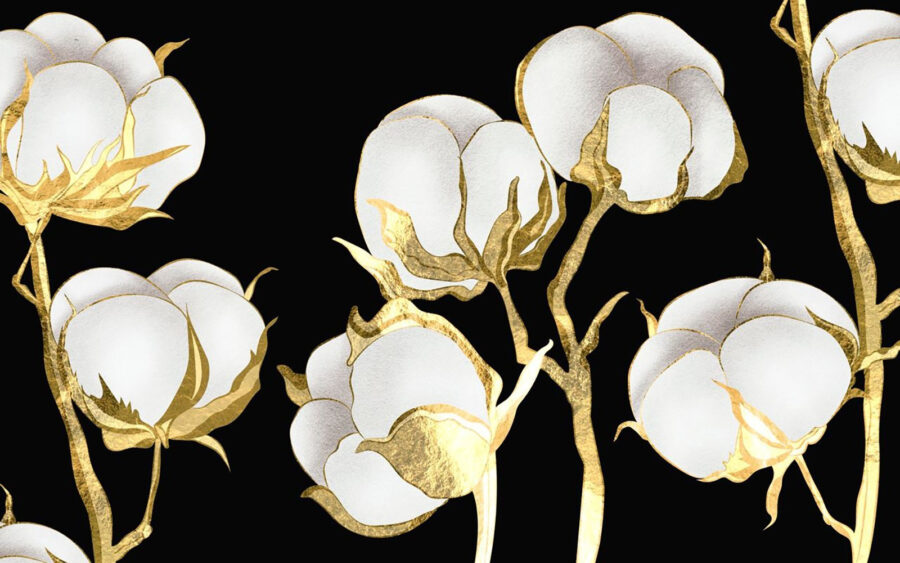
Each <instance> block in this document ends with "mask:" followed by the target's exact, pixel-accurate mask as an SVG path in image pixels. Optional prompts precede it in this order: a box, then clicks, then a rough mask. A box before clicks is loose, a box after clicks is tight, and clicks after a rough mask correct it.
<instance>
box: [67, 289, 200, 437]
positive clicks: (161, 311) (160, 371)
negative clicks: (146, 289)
mask: <svg viewBox="0 0 900 563" xmlns="http://www.w3.org/2000/svg"><path fill="white" fill-rule="evenodd" d="M66 351H67V352H68V353H69V361H70V363H71V366H72V370H73V371H74V372H75V375H76V377H77V378H78V382H79V383H80V384H81V386H82V387H84V390H85V391H86V392H87V393H89V394H91V395H94V396H96V397H99V396H100V393H101V387H100V379H99V377H98V376H102V377H103V380H104V381H106V384H107V385H108V386H109V389H110V391H112V393H113V394H114V395H115V396H116V397H118V398H120V399H122V400H123V401H124V402H125V403H130V404H131V406H132V407H133V408H134V409H135V410H137V411H138V412H139V413H140V416H141V420H143V421H144V422H147V423H148V424H155V423H156V422H157V421H158V420H159V418H160V417H161V416H162V415H163V414H164V413H165V411H166V409H167V408H168V407H169V405H170V404H171V402H172V399H173V398H174V397H175V393H176V392H177V391H178V387H179V386H180V385H181V382H182V381H183V380H184V374H185V370H186V369H187V361H188V357H187V354H188V342H187V319H185V317H184V314H182V312H181V311H180V310H179V309H178V308H177V307H175V306H174V305H172V303H170V302H168V301H164V300H162V299H159V298H157V297H149V296H146V295H129V296H124V297H110V298H109V299H105V300H103V301H100V302H98V303H95V304H93V305H91V306H90V307H87V308H86V309H84V310H83V311H82V312H80V313H78V314H77V315H75V317H73V318H72V320H71V321H70V322H69V327H68V332H67V333H66Z"/></svg>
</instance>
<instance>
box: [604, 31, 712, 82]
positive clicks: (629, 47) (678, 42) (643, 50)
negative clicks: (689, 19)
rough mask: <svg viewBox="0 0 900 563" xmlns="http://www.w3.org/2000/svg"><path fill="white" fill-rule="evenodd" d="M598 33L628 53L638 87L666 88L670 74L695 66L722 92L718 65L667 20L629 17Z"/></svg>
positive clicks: (698, 45) (702, 48)
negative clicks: (641, 85) (707, 75)
mask: <svg viewBox="0 0 900 563" xmlns="http://www.w3.org/2000/svg"><path fill="white" fill-rule="evenodd" d="M597 29H599V30H600V31H602V32H604V33H606V34H607V35H609V36H610V37H612V38H613V40H615V41H616V42H617V43H618V44H619V45H621V46H622V48H623V49H624V50H625V52H626V53H628V55H629V56H630V57H631V61H632V62H633V63H634V69H635V74H636V75H637V77H636V81H637V82H639V83H643V84H651V85H653V86H658V87H660V88H665V86H666V79H667V78H668V77H669V74H670V73H671V72H673V71H675V70H678V69H679V68H682V67H685V66H696V67H700V68H702V69H703V70H705V71H706V72H707V73H708V74H709V76H710V78H712V81H713V82H714V83H715V84H716V88H718V89H719V91H720V92H725V78H724V77H723V76H722V67H720V66H719V61H717V60H716V58H715V57H714V56H713V55H712V53H710V52H709V51H707V50H706V48H704V47H703V45H701V44H700V43H697V41H696V40H695V39H694V38H692V37H691V36H690V35H688V34H687V33H686V32H685V31H684V30H683V29H681V28H680V27H678V26H677V25H676V24H675V23H674V22H673V21H671V20H669V19H666V18H664V17H662V16H657V15H654V14H628V15H626V16H622V17H621V18H618V19H615V20H613V21H611V22H609V23H605V24H603V25H601V26H600V27H598V28H597Z"/></svg>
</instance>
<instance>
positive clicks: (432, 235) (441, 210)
mask: <svg viewBox="0 0 900 563" xmlns="http://www.w3.org/2000/svg"><path fill="white" fill-rule="evenodd" d="M370 199H380V200H384V201H387V202H388V203H390V204H392V205H394V206H395V207H397V208H399V209H401V210H403V211H406V212H407V213H409V215H410V217H412V220H413V225H414V226H415V229H416V235H417V236H418V237H419V242H421V243H422V246H423V247H424V248H425V250H427V251H429V252H431V253H432V254H434V255H437V256H441V255H444V254H449V253H453V252H460V249H459V246H458V245H457V244H456V241H455V240H454V238H453V228H454V226H455V225H456V219H457V217H458V216H459V212H460V208H461V206H462V199H461V197H460V193H459V146H458V145H457V144H456V139H455V138H454V137H453V134H452V133H451V132H450V130H449V129H447V128H446V127H445V126H444V125H443V124H442V123H441V122H440V121H437V120H435V119H431V118H425V117H408V118H405V119H398V120H396V121H390V122H387V123H383V124H382V125H380V126H379V127H378V128H377V129H375V131H373V132H372V133H371V134H370V135H369V138H368V139H366V144H365V145H364V146H363V150H362V156H361V157H360V162H359V173H358V175H357V178H356V215H357V217H358V218H359V225H360V228H361V229H362V234H363V238H364V239H365V241H366V246H368V248H369V252H371V253H372V255H373V256H375V257H376V258H382V259H385V260H391V261H392V262H393V263H394V264H395V265H396V266H397V270H398V271H399V273H400V277H401V279H402V280H403V282H404V283H406V284H407V285H410V286H411V287H416V288H419V289H432V288H436V287H444V286H447V285H450V284H448V283H446V282H437V281H432V280H423V279H421V278H417V277H415V276H413V275H412V274H410V273H409V272H408V271H407V270H406V268H404V267H403V264H402V262H401V261H400V259H399V257H398V256H397V254H396V253H394V251H393V250H392V249H391V248H390V247H389V246H388V245H387V244H385V242H384V240H383V239H382V236H381V214H380V213H379V211H378V209H377V208H376V207H375V206H373V205H372V204H370V203H369V200H370ZM470 285H474V282H472V284H470Z"/></svg>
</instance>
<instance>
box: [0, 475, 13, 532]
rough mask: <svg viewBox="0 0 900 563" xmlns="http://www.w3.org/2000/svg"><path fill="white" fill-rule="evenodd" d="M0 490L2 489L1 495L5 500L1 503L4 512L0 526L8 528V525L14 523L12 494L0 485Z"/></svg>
mask: <svg viewBox="0 0 900 563" xmlns="http://www.w3.org/2000/svg"><path fill="white" fill-rule="evenodd" d="M0 489H3V494H4V495H5V496H6V499H5V500H4V502H3V506H4V510H3V517H2V518H0V526H9V525H10V524H15V523H16V515H15V514H13V497H12V493H10V492H9V489H7V488H6V487H4V486H3V485H2V484H0Z"/></svg>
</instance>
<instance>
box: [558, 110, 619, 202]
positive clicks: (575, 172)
mask: <svg viewBox="0 0 900 563" xmlns="http://www.w3.org/2000/svg"><path fill="white" fill-rule="evenodd" d="M608 139H609V101H607V102H606V103H605V104H604V106H603V111H602V112H600V117H599V118H598V119H597V123H595V124H594V127H593V128H592V129H591V131H590V132H589V133H588V134H587V136H586V137H585V138H584V140H583V141H582V142H581V155H580V156H579V159H578V163H577V164H575V166H573V167H572V171H571V172H570V176H571V177H572V179H573V180H575V181H576V182H580V183H582V184H584V185H585V186H587V187H589V188H590V189H591V190H592V191H595V192H599V191H601V190H604V189H613V190H618V188H619V186H620V185H621V183H622V174H621V173H620V172H619V171H618V169H616V168H615V167H614V166H612V165H610V164H609V162H608V161H607V160H606V154H607V151H606V145H607V141H608Z"/></svg>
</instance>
